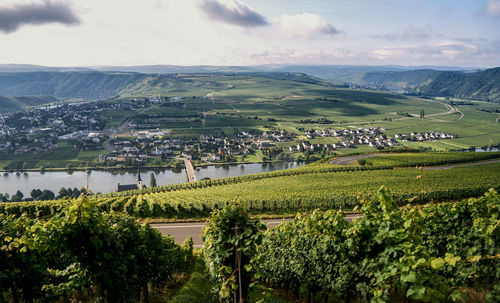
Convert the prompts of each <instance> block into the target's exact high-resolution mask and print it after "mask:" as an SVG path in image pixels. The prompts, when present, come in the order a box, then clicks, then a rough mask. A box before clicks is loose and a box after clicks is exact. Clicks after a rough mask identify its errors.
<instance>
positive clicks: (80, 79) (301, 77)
mask: <svg viewBox="0 0 500 303" xmlns="http://www.w3.org/2000/svg"><path fill="white" fill-rule="evenodd" d="M218 75H225V74H218ZM227 75H228V76H234V73H233V74H231V73H229V74H227ZM238 75H243V76H250V77H263V78H268V79H276V80H291V81H298V82H303V83H311V84H321V85H327V86H328V85H330V83H328V82H326V81H324V80H321V79H319V78H315V77H312V76H308V75H305V74H296V73H295V74H293V73H272V72H252V73H239V74H238ZM202 76H203V78H208V77H206V76H207V75H206V74H203V75H202ZM207 86H212V87H215V86H220V87H221V88H223V84H220V83H217V81H216V80H210V79H209V80H207V79H201V80H199V79H197V75H196V74H195V75H189V76H188V75H185V74H183V75H180V74H163V75H159V74H139V73H127V72H27V73H0V95H6V96H26V95H45V96H54V97H57V98H62V99H87V100H103V99H109V98H114V97H118V96H136V95H143V94H152V93H154V94H158V93H160V92H165V91H166V90H167V89H173V90H174V91H175V90H176V89H178V88H179V87H185V88H186V89H188V88H189V90H191V91H192V90H196V88H199V87H207Z"/></svg>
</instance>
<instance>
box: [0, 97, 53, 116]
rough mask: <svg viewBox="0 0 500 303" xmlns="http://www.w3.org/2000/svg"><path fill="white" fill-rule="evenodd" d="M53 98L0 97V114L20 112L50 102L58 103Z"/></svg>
mask: <svg viewBox="0 0 500 303" xmlns="http://www.w3.org/2000/svg"><path fill="white" fill-rule="evenodd" d="M58 101H59V100H58V99H57V98H55V97H50V96H27V97H4V96H0V113H6V112H12V111H17V110H22V109H23V108H26V107H30V106H37V105H42V104H47V103H52V102H58Z"/></svg>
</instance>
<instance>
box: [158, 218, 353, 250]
mask: <svg viewBox="0 0 500 303" xmlns="http://www.w3.org/2000/svg"><path fill="white" fill-rule="evenodd" d="M358 216H359V215H347V216H346V220H347V221H351V220H352V219H353V218H356V217H358ZM291 220H292V219H272V220H262V221H261V222H262V223H264V224H266V225H267V227H274V226H277V225H278V224H280V223H282V222H283V221H291ZM151 226H152V227H153V228H156V229H158V230H159V231H160V232H161V233H162V234H163V235H172V236H174V239H175V241H176V242H177V243H182V242H184V240H186V239H187V237H192V238H193V242H194V247H202V246H203V241H202V240H201V234H202V233H203V229H204V228H205V223H204V222H192V223H168V224H151Z"/></svg>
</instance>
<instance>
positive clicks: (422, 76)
mask: <svg viewBox="0 0 500 303" xmlns="http://www.w3.org/2000/svg"><path fill="white" fill-rule="evenodd" d="M362 83H363V84H364V85H370V86H376V87H379V88H385V89H390V90H406V91H408V92H409V93H413V94H418V95H426V96H433V97H453V98H461V99H474V100H483V101H492V102H500V68H498V67H497V68H492V69H487V70H484V71H479V72H460V71H436V70H429V69H427V70H415V71H403V72H375V73H368V74H366V75H365V76H364V77H363V78H362Z"/></svg>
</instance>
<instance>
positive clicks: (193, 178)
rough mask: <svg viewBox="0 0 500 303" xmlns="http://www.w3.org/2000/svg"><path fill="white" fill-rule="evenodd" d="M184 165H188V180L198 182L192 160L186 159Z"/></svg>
mask: <svg viewBox="0 0 500 303" xmlns="http://www.w3.org/2000/svg"><path fill="white" fill-rule="evenodd" d="M184 165H185V166H186V175H187V177H188V182H196V175H195V174H194V167H193V163H192V162H191V160H188V159H184Z"/></svg>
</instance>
